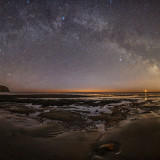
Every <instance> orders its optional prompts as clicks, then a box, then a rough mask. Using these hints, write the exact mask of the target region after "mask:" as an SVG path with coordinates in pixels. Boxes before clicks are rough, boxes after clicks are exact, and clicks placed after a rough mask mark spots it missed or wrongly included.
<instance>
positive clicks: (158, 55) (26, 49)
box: [0, 0, 160, 91]
mask: <svg viewBox="0 0 160 160" xmlns="http://www.w3.org/2000/svg"><path fill="white" fill-rule="evenodd" d="M0 17H1V21H0V84H1V85H7V86H8V87H9V88H10V89H11V90H12V91H143V90H144V89H147V90H149V91H160V2H159V0H152V1H151V0H141V1H139V0H112V1H111V0H90V1H89V0H88V1H86V0H76V1H74V0H68V1H67V0H2V1H0Z"/></svg>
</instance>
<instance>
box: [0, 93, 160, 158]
mask: <svg viewBox="0 0 160 160" xmlns="http://www.w3.org/2000/svg"><path fill="white" fill-rule="evenodd" d="M35 97H36V96H35ZM69 97H70V98H72V99H71V100H69ZM69 97H68V95H67V97H64V96H61V100H59V101H58V103H57V102H56V100H55V99H54V100H53V99H52V100H50V101H48V99H47V100H45V101H46V102H47V103H48V105H49V106H47V105H46V106H44V101H42V102H41V100H40V101H34V100H33V99H32V103H31V101H30V100H29V98H28V97H27V96H25V98H26V99H25V102H22V101H21V100H22V99H20V98H22V97H16V99H14V98H13V97H12V96H11V97H9V98H8V97H7V96H6V99H5V98H4V97H2V98H1V99H0V100H1V104H0V106H1V110H0V126H1V127H0V159H2V160H21V159H24V160H28V159H30V160H44V159H45V160H53V159H54V160H66V159H73V160H103V159H104V160H123V159H124V160H135V159H136V160H159V159H160V153H159V149H160V140H159V135H160V112H159V99H158V100H150V101H148V102H143V101H142V99H138V101H137V99H136V100H135V99H134V100H133V99H132V98H131V97H129V98H128V99H123V98H122V97H121V98H118V99H113V98H112V99H107V100H106V99H105V100H104V99H99V97H98V100H97V97H94V98H93V97H88V96H87V97H86V98H87V99H85V100H84V97H83V96H76V97H74V96H73V95H72V96H69ZM23 98H24V97H23ZM41 98H42V97H41ZM50 98H51V97H50ZM52 98H53V97H52ZM54 98H55V96H54ZM56 98H57V97H56ZM65 98H66V99H65ZM74 98H75V100H74ZM77 98H78V99H77ZM2 99H3V101H5V100H6V101H7V102H2ZM19 99H20V101H19ZM23 100H24V99H23ZM27 100H28V102H27ZM62 102H63V104H64V105H61V107H60V106H59V108H58V109H57V108H56V107H55V106H54V107H51V106H50V105H51V104H52V103H54V104H55V103H56V104H62ZM71 102H74V105H73V103H71ZM75 102H76V103H75ZM82 102H83V105H82ZM95 102H96V103H95ZM36 103H39V104H36ZM40 103H42V104H43V105H41V104H40ZM68 104H69V105H68ZM77 104H78V105H77ZM79 104H81V107H79V110H78V109H76V108H78V106H80V105H79ZM93 104H94V105H93ZM100 104H102V105H101V106H100ZM106 104H108V107H107V109H106V107H104V106H106ZM155 104H156V105H155ZM91 105H92V107H91ZM65 106H66V107H65ZM82 106H83V107H82ZM94 107H95V108H96V109H93V108H94ZM49 108H50V110H49ZM86 108H89V110H85V109H86ZM142 108H143V110H142ZM46 110H47V111H46ZM37 112H38V113H39V114H37ZM35 113H36V114H35Z"/></svg>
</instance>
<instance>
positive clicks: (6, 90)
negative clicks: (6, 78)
mask: <svg viewBox="0 0 160 160" xmlns="http://www.w3.org/2000/svg"><path fill="white" fill-rule="evenodd" d="M0 92H10V91H9V89H8V88H7V87H6V86H1V85H0Z"/></svg>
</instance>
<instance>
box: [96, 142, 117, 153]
mask: <svg viewBox="0 0 160 160" xmlns="http://www.w3.org/2000/svg"><path fill="white" fill-rule="evenodd" d="M99 148H100V149H105V150H108V151H113V150H114V149H115V145H114V143H108V144H103V145H102V146H100V147H99Z"/></svg>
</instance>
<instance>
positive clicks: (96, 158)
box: [91, 155, 104, 160]
mask: <svg viewBox="0 0 160 160" xmlns="http://www.w3.org/2000/svg"><path fill="white" fill-rule="evenodd" d="M91 160H104V158H103V157H101V156H98V155H94V156H93V157H92V159H91Z"/></svg>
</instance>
